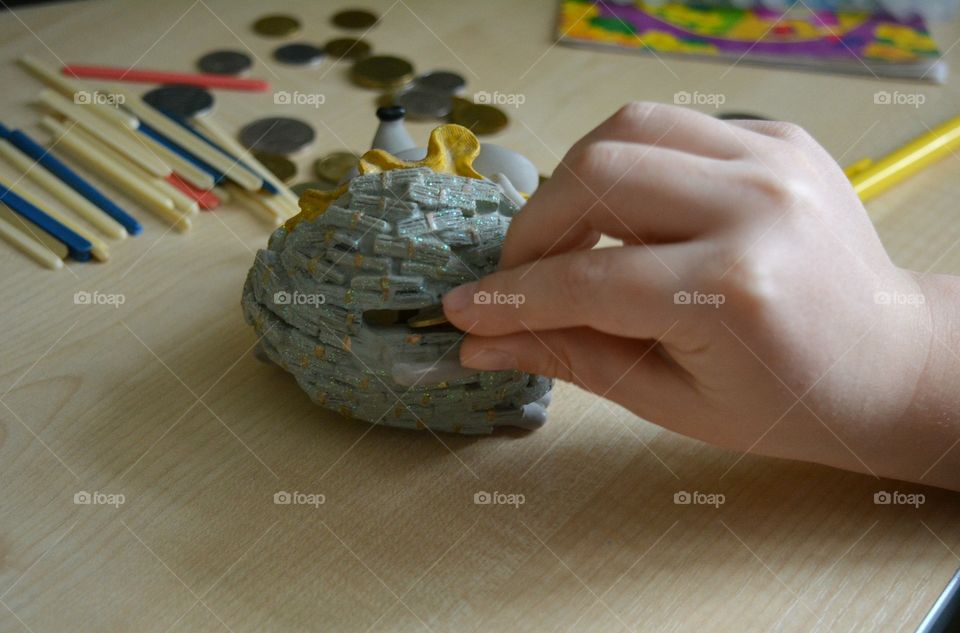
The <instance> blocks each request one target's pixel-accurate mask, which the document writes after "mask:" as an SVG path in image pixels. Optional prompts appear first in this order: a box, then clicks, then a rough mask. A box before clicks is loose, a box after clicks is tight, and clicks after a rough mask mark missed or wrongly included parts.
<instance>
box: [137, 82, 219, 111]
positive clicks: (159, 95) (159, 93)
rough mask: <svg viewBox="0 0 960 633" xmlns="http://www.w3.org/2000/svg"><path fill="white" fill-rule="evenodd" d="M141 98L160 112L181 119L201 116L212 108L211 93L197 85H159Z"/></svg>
mask: <svg viewBox="0 0 960 633" xmlns="http://www.w3.org/2000/svg"><path fill="white" fill-rule="evenodd" d="M141 99H143V101H144V102H145V103H148V104H149V105H151V106H153V107H154V108H156V109H157V110H160V111H161V112H164V113H166V114H171V115H173V116H176V117H180V118H183V119H190V118H193V117H195V116H203V115H204V114H207V113H209V112H210V111H211V110H213V95H212V94H210V91H209V90H206V89H205V88H201V87H199V86H188V85H184V84H172V85H169V86H160V87H159V88H154V89H153V90H148V91H147V92H145V93H143V96H142V97H141Z"/></svg>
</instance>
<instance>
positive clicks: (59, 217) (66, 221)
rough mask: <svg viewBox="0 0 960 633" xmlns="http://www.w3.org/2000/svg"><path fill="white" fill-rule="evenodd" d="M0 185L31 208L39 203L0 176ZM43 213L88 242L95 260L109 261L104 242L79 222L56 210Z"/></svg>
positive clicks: (45, 209)
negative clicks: (18, 196)
mask: <svg viewBox="0 0 960 633" xmlns="http://www.w3.org/2000/svg"><path fill="white" fill-rule="evenodd" d="M0 185H2V186H4V187H6V188H7V189H10V190H11V191H14V192H16V193H18V194H19V195H20V197H21V198H23V199H24V200H26V201H27V202H29V203H30V204H33V206H37V204H34V203H39V200H37V199H36V198H34V197H33V196H31V195H30V193H29V192H27V191H23V188H22V187H18V186H17V185H14V184H13V183H12V182H10V181H9V180H7V179H6V178H3V177H2V176H0ZM44 213H46V214H47V215H49V216H50V217H51V218H53V219H54V220H56V221H57V222H59V223H60V224H62V225H64V226H65V227H67V228H68V229H70V230H71V231H73V232H74V233H76V234H77V235H79V236H80V237H82V238H83V239H85V240H87V241H88V242H90V244H92V245H93V248H92V249H90V253H91V254H92V255H93V256H94V258H95V259H97V260H98V261H101V262H105V261H107V260H108V259H110V249H109V248H108V247H107V244H106V242H104V241H103V240H101V239H100V238H99V237H97V235H96V234H95V233H94V232H93V231H91V230H90V229H88V228H87V227H85V226H83V225H81V224H80V223H79V222H77V221H76V220H74V219H73V218H70V217H67V216H66V215H64V214H63V213H61V212H60V211H57V210H56V209H53V208H50V207H46V208H44Z"/></svg>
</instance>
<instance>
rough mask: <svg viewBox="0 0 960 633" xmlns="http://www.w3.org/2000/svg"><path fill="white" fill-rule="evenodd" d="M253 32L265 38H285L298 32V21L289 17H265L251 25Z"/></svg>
mask: <svg viewBox="0 0 960 633" xmlns="http://www.w3.org/2000/svg"><path fill="white" fill-rule="evenodd" d="M253 30H254V31H256V32H257V33H259V34H260V35H265V36H267V37H285V36H287V35H291V34H293V33H296V32H297V31H299V30H300V20H298V19H297V18H294V17H291V16H289V15H265V16H263V17H262V18H260V19H259V20H257V21H256V22H254V23H253Z"/></svg>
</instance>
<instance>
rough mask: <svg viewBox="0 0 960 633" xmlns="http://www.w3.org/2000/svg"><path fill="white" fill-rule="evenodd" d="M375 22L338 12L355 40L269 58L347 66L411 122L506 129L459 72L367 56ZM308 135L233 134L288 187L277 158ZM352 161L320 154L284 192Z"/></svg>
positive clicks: (227, 69) (209, 57)
mask: <svg viewBox="0 0 960 633" xmlns="http://www.w3.org/2000/svg"><path fill="white" fill-rule="evenodd" d="M379 19H380V18H379V16H377V15H375V14H374V13H371V12H369V11H364V10H360V9H349V10H344V11H339V12H337V13H336V14H334V15H333V16H331V18H330V21H331V23H332V24H333V25H334V26H335V27H337V28H339V29H344V30H350V31H362V32H363V34H362V35H361V36H356V37H336V38H333V39H331V40H329V41H327V42H326V44H324V45H322V46H315V45H313V44H311V43H307V42H296V43H287V44H284V45H282V46H280V47H279V48H277V49H276V50H275V51H274V53H273V56H274V58H275V59H276V60H277V61H280V62H282V63H285V64H294V65H300V66H310V65H316V64H318V63H320V61H322V59H323V58H324V57H328V58H329V59H330V60H332V61H344V62H346V61H349V62H352V64H353V65H352V68H351V70H350V79H351V80H352V81H353V83H354V84H356V85H358V86H360V87H363V88H368V89H373V90H378V91H380V92H381V96H380V98H379V99H378V100H377V102H378V105H400V106H403V108H404V109H405V110H406V116H407V117H408V118H410V119H411V120H418V121H438V122H441V121H449V122H452V123H456V124H459V125H462V126H464V127H467V128H469V129H470V130H472V131H473V132H474V133H475V134H477V135H486V134H494V133H496V132H499V131H500V130H502V129H503V128H505V127H506V126H507V125H508V123H509V118H508V117H507V115H506V114H505V113H504V112H503V110H501V109H500V108H497V107H495V106H493V105H491V104H487V103H479V102H476V101H475V100H471V99H467V98H464V96H463V95H464V93H465V90H466V86H467V82H466V79H465V78H464V77H463V75H461V74H459V73H457V72H453V71H449V70H433V71H431V72H427V73H425V74H420V75H418V74H417V72H416V70H415V68H414V65H413V63H412V62H411V61H410V60H407V59H404V58H403V57H399V56H395V55H371V52H372V47H371V45H370V44H369V43H368V42H367V41H365V39H364V38H363V35H366V33H367V32H369V31H370V29H372V28H374V27H375V26H376V25H377V23H378V22H379ZM301 28H302V25H301V22H300V20H299V19H297V18H296V17H293V16H290V15H282V14H276V15H267V16H264V17H261V18H260V19H258V20H257V21H256V22H254V23H253V30H254V31H256V32H257V33H258V34H260V35H262V36H264V37H270V38H286V37H289V36H291V35H293V34H295V33H298V32H300V30H301ZM197 64H198V66H199V67H200V68H201V69H202V70H204V72H214V73H222V74H239V73H242V72H245V71H246V70H247V69H248V68H249V67H250V65H251V62H250V58H249V57H247V56H246V55H244V54H243V53H239V52H236V51H213V52H210V53H208V54H206V55H204V56H203V57H202V58H201V59H200V60H199V61H198V62H197ZM165 98H166V102H167V103H168V107H172V108H175V109H179V110H180V111H181V112H186V111H190V110H193V111H194V114H196V113H198V112H200V111H202V108H201V106H202V103H201V99H200V98H199V97H196V96H193V97H191V98H190V99H188V98H187V95H186V94H181V95H177V94H176V93H175V92H174V94H172V95H166V97H165ZM178 99H179V101H178ZM313 138H314V131H313V128H312V127H311V126H310V125H308V124H307V123H305V122H303V121H298V120H295V119H289V118H284V117H271V118H266V119H260V120H258V121H254V122H253V123H250V124H249V125H247V126H246V127H244V128H243V130H241V132H240V141H241V143H242V144H243V145H244V146H245V147H247V148H250V149H251V150H253V151H255V152H256V156H257V157H258V158H259V159H260V160H261V162H263V163H264V165H265V166H266V167H267V168H268V169H269V170H270V171H271V172H273V173H274V174H275V175H276V176H277V177H278V178H280V179H281V180H283V181H284V182H289V181H290V179H292V178H293V177H294V175H295V172H296V167H295V166H293V164H292V163H291V162H290V161H289V159H287V158H285V157H286V156H289V155H290V154H293V153H295V152H297V151H298V150H299V149H301V148H302V147H304V146H305V145H307V144H309V143H310V142H311V141H312V140H313ZM357 160H358V157H357V155H356V154H353V153H352V152H342V151H337V152H331V153H329V154H326V155H324V156H321V157H320V158H318V159H317V160H316V161H315V162H314V172H315V177H316V179H315V180H309V181H306V182H300V183H297V184H296V185H294V186H293V187H292V188H291V189H292V190H293V191H294V193H297V194H298V195H299V194H300V193H302V192H303V191H305V190H307V189H323V190H331V189H335V188H336V187H337V186H338V184H339V183H340V182H341V181H342V180H343V179H344V178H345V177H346V176H347V175H348V174H349V173H350V171H351V170H352V169H354V168H355V167H356V165H357ZM291 167H293V170H292V172H291ZM427 320H429V319H427ZM418 322H419V321H418ZM421 327H425V326H421Z"/></svg>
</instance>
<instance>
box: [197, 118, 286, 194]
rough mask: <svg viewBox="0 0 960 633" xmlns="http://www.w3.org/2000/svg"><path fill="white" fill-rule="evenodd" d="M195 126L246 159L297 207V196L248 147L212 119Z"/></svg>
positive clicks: (199, 119)
mask: <svg viewBox="0 0 960 633" xmlns="http://www.w3.org/2000/svg"><path fill="white" fill-rule="evenodd" d="M194 124H195V125H196V126H197V127H198V128H200V130H202V131H203V132H204V133H205V134H206V135H207V136H209V137H210V138H212V139H213V140H214V141H216V142H217V143H219V144H220V145H222V146H223V147H224V148H225V149H226V150H228V151H230V152H233V153H234V154H236V155H237V156H238V157H240V158H242V159H244V161H246V162H247V164H248V165H250V166H251V167H253V168H254V169H255V170H256V171H257V175H259V176H260V177H261V178H263V179H264V180H266V181H267V182H269V183H270V184H271V185H273V186H274V187H275V188H276V190H277V192H278V193H279V194H280V195H282V196H284V197H285V198H287V199H289V200H290V201H291V202H292V203H293V206H294V207H297V205H298V199H297V196H295V195H294V194H293V192H292V191H290V189H289V188H287V186H286V185H285V184H283V182H281V181H280V179H279V178H277V177H276V176H274V175H273V173H272V172H271V171H270V170H269V169H267V168H266V167H264V166H263V165H262V164H261V163H260V161H258V160H257V159H256V158H254V156H253V154H251V153H250V151H249V150H248V149H247V148H246V147H244V146H243V145H241V144H240V143H238V142H237V141H235V140H234V139H233V138H231V136H230V135H229V134H227V133H226V132H224V131H223V128H221V127H220V126H219V125H218V124H216V123H214V122H213V121H212V120H211V119H210V117H205V118H198V119H197V120H196V121H195V122H194Z"/></svg>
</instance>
